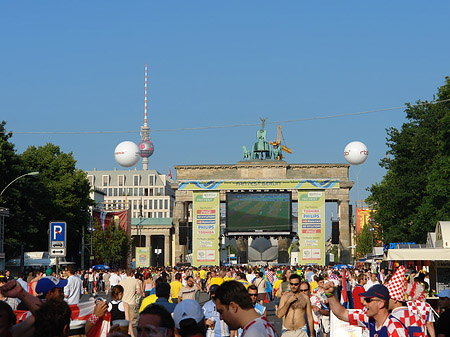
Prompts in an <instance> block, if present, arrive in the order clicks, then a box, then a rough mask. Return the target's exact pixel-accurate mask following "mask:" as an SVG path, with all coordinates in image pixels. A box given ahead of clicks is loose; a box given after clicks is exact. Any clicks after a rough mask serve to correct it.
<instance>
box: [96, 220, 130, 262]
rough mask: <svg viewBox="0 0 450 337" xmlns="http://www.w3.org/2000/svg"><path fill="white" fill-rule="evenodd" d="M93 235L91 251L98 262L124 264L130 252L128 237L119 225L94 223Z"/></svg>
mask: <svg viewBox="0 0 450 337" xmlns="http://www.w3.org/2000/svg"><path fill="white" fill-rule="evenodd" d="M92 235H93V247H94V249H93V253H94V258H95V260H96V261H97V262H98V263H102V264H110V265H111V266H114V267H124V266H126V258H127V256H128V255H129V253H130V251H129V250H130V247H131V245H130V239H129V237H128V235H127V233H126V232H125V230H124V229H123V228H122V227H120V226H113V225H111V226H105V228H102V226H100V225H99V224H98V223H96V224H95V231H94V233H93V234H92Z"/></svg>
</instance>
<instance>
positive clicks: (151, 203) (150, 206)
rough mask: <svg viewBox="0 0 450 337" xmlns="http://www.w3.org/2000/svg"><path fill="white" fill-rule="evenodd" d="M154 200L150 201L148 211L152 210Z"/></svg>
mask: <svg viewBox="0 0 450 337" xmlns="http://www.w3.org/2000/svg"><path fill="white" fill-rule="evenodd" d="M152 206H153V200H149V201H148V209H152V208H153V207H152Z"/></svg>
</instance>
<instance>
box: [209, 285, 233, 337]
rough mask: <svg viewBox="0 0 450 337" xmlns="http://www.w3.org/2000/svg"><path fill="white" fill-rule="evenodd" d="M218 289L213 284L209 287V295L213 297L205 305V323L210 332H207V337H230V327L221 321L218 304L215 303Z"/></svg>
mask: <svg viewBox="0 0 450 337" xmlns="http://www.w3.org/2000/svg"><path fill="white" fill-rule="evenodd" d="M217 288H219V286H218V285H217V284H212V285H211V286H210V287H209V294H210V296H211V299H210V300H209V301H208V302H206V303H205V304H203V314H204V316H205V320H206V321H205V323H206V326H207V328H208V330H207V331H206V336H207V337H213V336H216V337H220V336H229V335H230V330H229V329H228V325H227V324H226V323H225V322H224V321H223V320H221V319H220V314H219V313H218V311H217V309H216V304H215V303H214V300H215V298H216V291H217Z"/></svg>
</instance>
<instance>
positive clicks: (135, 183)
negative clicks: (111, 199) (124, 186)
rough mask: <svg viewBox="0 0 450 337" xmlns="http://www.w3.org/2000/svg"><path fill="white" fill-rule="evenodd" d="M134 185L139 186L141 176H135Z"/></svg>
mask: <svg viewBox="0 0 450 337" xmlns="http://www.w3.org/2000/svg"><path fill="white" fill-rule="evenodd" d="M133 186H139V176H138V175H136V176H133Z"/></svg>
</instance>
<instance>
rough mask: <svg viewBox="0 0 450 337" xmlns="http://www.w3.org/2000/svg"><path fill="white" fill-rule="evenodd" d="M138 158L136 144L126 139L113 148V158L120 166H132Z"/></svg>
mask: <svg viewBox="0 0 450 337" xmlns="http://www.w3.org/2000/svg"><path fill="white" fill-rule="evenodd" d="M139 158H140V152H139V148H138V146H137V145H136V144H135V143H133V142H130V141H128V140H127V141H125V142H122V143H120V144H119V145H117V146H116V149H115V150H114V159H115V160H116V162H117V163H118V164H119V165H120V166H124V167H130V166H134V165H136V163H137V162H138V161H139Z"/></svg>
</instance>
